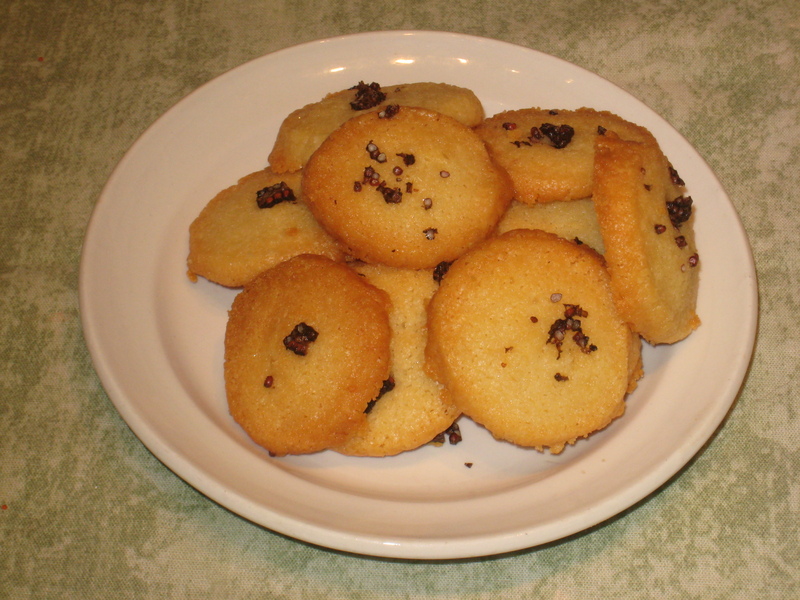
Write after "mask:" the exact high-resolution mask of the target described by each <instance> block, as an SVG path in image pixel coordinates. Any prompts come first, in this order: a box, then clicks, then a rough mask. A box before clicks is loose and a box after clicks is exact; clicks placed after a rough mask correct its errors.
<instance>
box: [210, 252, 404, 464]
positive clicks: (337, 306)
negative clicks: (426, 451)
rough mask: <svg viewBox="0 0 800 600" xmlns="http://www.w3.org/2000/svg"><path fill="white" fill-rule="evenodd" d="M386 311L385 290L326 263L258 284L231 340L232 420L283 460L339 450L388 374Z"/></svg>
mask: <svg viewBox="0 0 800 600" xmlns="http://www.w3.org/2000/svg"><path fill="white" fill-rule="evenodd" d="M388 308H389V299H388V298H387V296H386V294H385V293H384V292H382V291H380V290H378V289H377V288H375V287H374V286H372V285H370V284H369V283H367V282H366V281H365V280H364V279H363V278H362V277H360V276H358V275H357V274H356V273H355V272H354V271H353V270H352V269H350V268H349V267H348V266H347V265H345V264H343V263H338V262H335V261H332V260H330V259H329V258H325V257H323V256H318V255H311V254H306V255H300V256H297V257H295V258H292V259H289V260H288V261H285V262H283V263H280V264H279V265H277V266H275V267H273V268H272V269H270V270H268V271H266V272H264V273H263V274H261V275H259V276H258V277H256V278H255V279H253V280H252V281H250V282H249V283H248V284H246V285H245V286H244V289H243V290H242V291H241V292H240V293H239V294H238V295H237V296H236V298H235V299H234V301H233V305H232V307H231V310H230V313H229V318H228V326H227V329H226V332H225V389H226V393H227V398H228V406H229V409H230V413H231V415H232V416H233V418H234V419H235V420H236V422H237V423H239V425H241V426H242V428H243V429H244V430H245V431H246V432H247V434H248V435H249V436H250V437H251V438H252V439H253V440H254V441H255V442H256V443H258V444H260V445H261V446H263V447H264V448H266V449H267V450H269V452H270V453H271V454H273V455H275V456H282V455H285V454H304V453H311V452H317V451H319V450H324V449H326V448H330V447H331V446H336V445H339V444H341V443H342V442H343V441H344V440H345V439H346V438H347V436H348V435H349V434H350V433H351V432H352V431H354V430H355V429H357V428H358V427H359V426H360V425H362V424H363V423H364V421H365V419H366V415H365V414H364V411H365V409H366V408H367V405H368V404H369V402H370V400H372V399H373V398H375V397H376V396H377V395H378V392H379V391H380V389H381V386H382V384H383V382H384V380H386V379H387V377H388V375H389V344H390V339H391V329H390V326H389V316H388Z"/></svg>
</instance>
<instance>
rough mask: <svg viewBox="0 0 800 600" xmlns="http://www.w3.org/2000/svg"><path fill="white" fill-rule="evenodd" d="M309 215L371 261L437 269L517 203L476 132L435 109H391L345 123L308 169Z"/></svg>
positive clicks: (351, 251) (305, 178) (486, 232)
mask: <svg viewBox="0 0 800 600" xmlns="http://www.w3.org/2000/svg"><path fill="white" fill-rule="evenodd" d="M303 193H304V195H305V198H306V202H307V204H308V206H309V208H310V209H311V212H312V213H313V214H314V216H315V217H316V218H317V220H318V221H319V222H320V223H321V224H322V226H323V227H324V228H325V229H326V230H327V231H328V232H329V233H330V234H331V235H332V236H334V237H335V238H337V239H338V240H339V241H340V242H341V243H342V244H343V246H344V247H345V248H346V249H347V251H348V253H349V254H351V255H353V256H354V257H356V258H358V259H360V260H363V261H364V262H368V263H379V264H385V265H389V266H394V267H402V268H415V269H423V268H433V267H434V266H436V265H437V264H438V263H440V262H441V261H450V260H454V259H456V258H457V257H458V256H460V255H461V254H462V253H463V252H465V251H466V250H467V249H468V248H470V247H471V246H472V245H474V244H475V243H477V242H479V241H480V240H482V239H484V238H486V237H487V236H488V235H490V234H491V233H492V232H493V230H494V228H495V226H496V225H497V222H498V221H499V220H500V218H501V217H502V215H503V213H504V212H505V210H506V208H507V206H508V204H509V202H510V201H511V186H510V182H509V180H508V177H507V175H506V174H505V172H504V171H503V170H502V169H500V168H498V167H497V165H496V164H495V163H494V161H493V160H492V159H491V158H490V156H489V154H488V152H487V150H486V148H485V146H484V144H483V142H482V141H481V139H480V138H479V137H478V136H477V135H476V134H475V132H474V131H473V130H472V129H470V128H469V127H467V126H465V125H464V124H462V123H460V122H458V121H456V120H455V119H453V118H451V117H448V116H447V115H443V114H441V113H437V112H434V111H430V110H426V109H422V108H416V107H406V106H394V107H393V109H391V110H390V109H387V110H386V111H382V112H371V113H367V114H363V115H361V116H358V117H355V118H353V119H350V120H349V121H347V122H346V123H345V124H344V125H342V126H341V127H340V128H339V129H337V130H336V131H335V132H334V133H332V134H331V135H330V136H329V137H328V138H327V139H326V140H325V141H324V142H323V143H322V145H321V146H320V147H319V149H318V150H317V151H316V152H314V155H313V156H312V157H311V159H310V160H309V162H308V164H307V165H306V167H305V168H304V169H303Z"/></svg>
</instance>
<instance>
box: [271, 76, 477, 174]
mask: <svg viewBox="0 0 800 600" xmlns="http://www.w3.org/2000/svg"><path fill="white" fill-rule="evenodd" d="M389 105H400V106H418V107H421V108H427V109H430V110H434V111H436V112H440V113H442V114H446V115H448V116H450V117H452V118H454V119H456V120H457V121H460V122H461V123H463V124H464V125H466V126H467V127H474V126H476V125H478V123H480V122H481V121H482V120H483V117H484V112H483V105H482V104H481V102H480V100H478V97H477V96H476V95H475V93H474V92H472V90H469V89H466V88H463V87H459V86H455V85H450V84H447V83H434V82H416V83H403V84H399V85H390V86H380V85H378V84H377V83H371V84H365V83H364V82H361V83H360V84H359V85H357V86H355V87H353V88H351V89H347V90H341V91H339V92H336V93H333V94H329V95H328V96H326V97H325V98H323V99H322V100H320V101H318V102H313V103H311V104H308V105H306V106H303V107H302V108H299V109H297V110H295V111H294V112H292V113H291V114H290V115H288V116H287V117H286V118H285V119H284V121H283V123H282V124H281V127H280V129H279V130H278V136H277V138H276V141H275V145H274V147H273V149H272V151H271V153H270V155H269V164H270V166H271V167H272V169H273V170H274V171H275V172H277V173H285V172H291V171H297V170H299V169H301V168H302V167H303V165H305V163H306V162H307V161H308V159H309V157H310V156H311V155H312V154H313V152H314V151H315V150H316V149H317V148H318V147H319V145H320V144H321V143H322V142H323V141H324V140H325V138H327V137H328V136H329V135H330V134H331V133H333V131H334V130H336V129H337V128H338V127H339V126H340V125H342V123H344V122H345V121H347V120H349V119H351V118H353V117H355V116H357V115H359V114H362V113H364V112H373V111H374V112H379V111H381V110H383V109H385V108H386V106H389Z"/></svg>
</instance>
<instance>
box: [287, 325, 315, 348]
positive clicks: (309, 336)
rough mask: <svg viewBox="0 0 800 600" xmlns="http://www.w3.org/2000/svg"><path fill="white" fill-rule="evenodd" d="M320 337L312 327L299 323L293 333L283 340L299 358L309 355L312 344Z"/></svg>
mask: <svg viewBox="0 0 800 600" xmlns="http://www.w3.org/2000/svg"><path fill="white" fill-rule="evenodd" d="M318 335H319V333H317V331H316V330H315V329H314V328H313V327H311V326H310V325H307V324H306V323H298V324H297V325H295V326H294V329H292V332H291V333H290V334H289V335H287V336H286V337H285V338H283V345H284V346H285V347H286V349H287V350H291V351H292V352H294V353H295V354H297V355H298V356H305V355H306V354H308V349H309V347H310V346H311V342H315V341H316V340H317V336H318Z"/></svg>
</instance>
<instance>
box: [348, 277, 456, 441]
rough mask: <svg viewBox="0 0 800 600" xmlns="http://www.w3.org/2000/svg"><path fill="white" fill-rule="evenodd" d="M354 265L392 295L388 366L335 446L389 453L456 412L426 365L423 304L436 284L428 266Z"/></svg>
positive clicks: (439, 428)
mask: <svg viewBox="0 0 800 600" xmlns="http://www.w3.org/2000/svg"><path fill="white" fill-rule="evenodd" d="M354 268H355V269H356V271H357V272H358V273H360V274H362V275H363V276H364V277H366V279H367V281H369V282H370V283H371V284H373V285H374V286H376V287H378V288H380V289H382V290H384V291H385V292H386V293H388V294H389V297H390V298H391V301H392V307H391V310H390V312H389V322H390V324H391V327H392V343H391V362H392V367H391V376H390V380H389V382H388V383H387V385H386V386H385V391H384V393H383V394H382V395H381V396H380V397H379V398H378V399H376V400H375V401H374V402H373V403H371V406H370V410H369V412H368V414H367V421H366V423H365V424H364V425H363V426H362V427H360V428H359V429H357V430H356V431H355V432H353V434H351V435H350V437H348V438H347V441H346V442H345V443H344V444H343V445H341V446H339V447H337V448H336V450H337V451H338V452H341V453H342V454H347V455H352V456H392V455H395V454H399V453H401V452H406V451H408V450H413V449H415V448H418V447H419V446H422V445H424V444H427V443H428V442H430V441H431V440H432V439H433V438H434V437H435V436H436V435H438V434H440V433H441V432H443V431H445V430H446V429H447V428H448V427H450V425H451V424H452V423H453V422H454V421H455V420H456V419H457V418H458V416H459V414H460V413H459V411H458V409H457V408H456V407H455V406H453V405H452V404H450V403H449V402H447V401H446V400H445V398H444V389H443V388H442V386H441V385H440V384H438V383H437V382H435V381H434V380H432V379H431V378H430V377H429V376H428V375H427V374H426V372H425V369H424V364H425V343H426V340H427V337H428V329H427V312H426V308H427V305H428V301H429V300H430V298H431V296H432V295H433V293H434V292H435V291H436V288H437V287H438V285H437V283H436V282H435V281H434V279H433V271H432V270H422V271H416V270H411V269H397V268H394V267H387V266H384V265H367V264H361V265H358V266H355V267H354Z"/></svg>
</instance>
